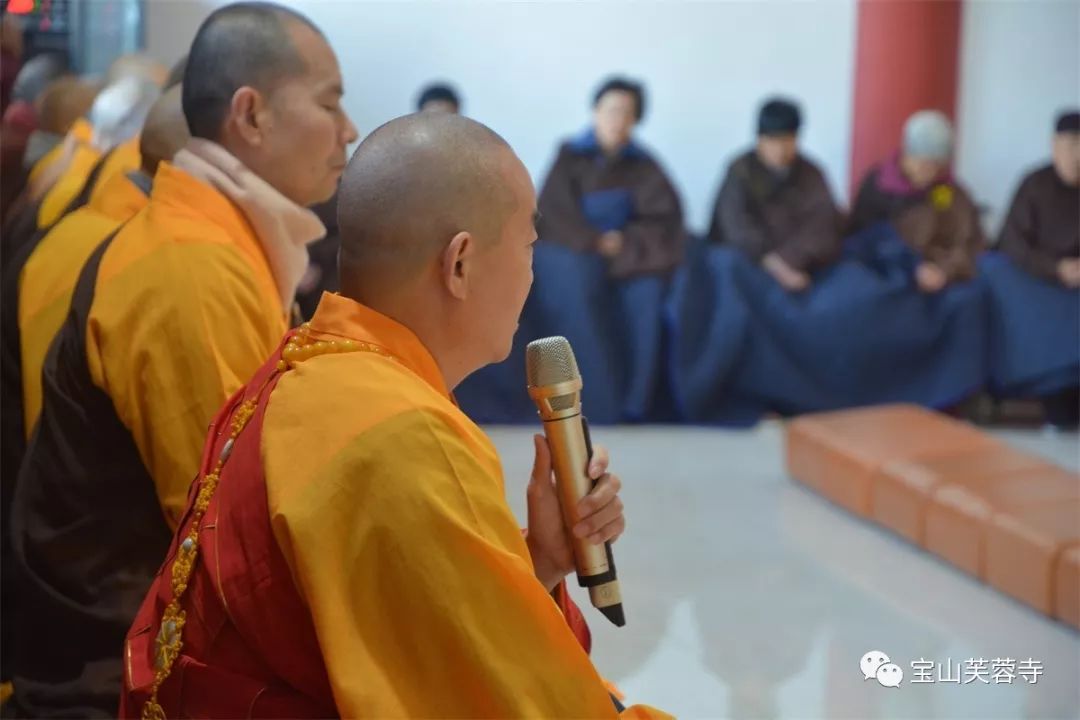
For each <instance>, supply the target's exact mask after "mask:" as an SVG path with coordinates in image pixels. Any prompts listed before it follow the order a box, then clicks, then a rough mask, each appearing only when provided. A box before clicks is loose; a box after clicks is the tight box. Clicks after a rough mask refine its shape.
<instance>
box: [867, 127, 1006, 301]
mask: <svg viewBox="0 0 1080 720" xmlns="http://www.w3.org/2000/svg"><path fill="white" fill-rule="evenodd" d="M952 152H953V129H952V125H951V124H950V123H949V120H948V118H946V117H945V115H943V114H942V113H940V112H937V111H935V110H922V111H920V112H917V113H915V114H914V115H912V116H911V117H910V118H908V121H907V123H905V125H904V132H903V143H902V148H901V150H900V152H899V153H897V154H896V155H894V156H893V157H892V158H890V159H888V160H886V161H885V162H883V163H881V164H880V165H878V166H876V167H874V168H872V169H871V170H870V172H869V173H867V176H866V178H865V179H864V180H863V182H862V185H861V186H860V188H859V194H858V197H857V199H856V201H855V207H854V210H853V211H852V215H851V228H850V229H851V231H852V232H857V231H859V230H862V229H864V228H866V227H869V226H871V225H874V224H876V223H879V222H889V223H892V224H893V226H894V227H895V228H896V231H897V232H898V233H899V235H900V237H901V238H903V240H904V241H905V242H906V243H907V244H908V245H909V246H910V247H911V248H912V249H913V250H914V251H915V252H916V253H917V254H918V256H919V259H920V262H919V263H918V265H917V266H916V269H915V280H916V283H917V284H918V286H919V289H920V290H922V291H923V292H930V293H935V292H938V291H940V290H941V289H942V288H944V287H945V286H946V285H948V284H949V283H951V282H953V281H960V280H968V279H970V278H971V277H973V276H974V274H975V258H976V257H977V256H978V254H979V252H980V251H981V250H982V249H983V247H984V245H985V238H984V235H983V231H982V228H981V226H980V225H979V217H978V211H977V210H976V208H975V203H974V202H973V201H972V199H971V197H970V196H969V195H968V193H967V191H965V190H964V188H962V187H961V186H960V185H959V184H958V183H957V182H956V180H955V179H954V178H953V176H952V174H951V172H950V170H949V161H950V159H951V157H952Z"/></svg>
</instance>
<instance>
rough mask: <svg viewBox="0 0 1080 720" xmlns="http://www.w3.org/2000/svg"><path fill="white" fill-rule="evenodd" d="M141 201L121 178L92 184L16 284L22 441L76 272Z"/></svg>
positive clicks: (139, 194) (41, 244)
mask: <svg viewBox="0 0 1080 720" xmlns="http://www.w3.org/2000/svg"><path fill="white" fill-rule="evenodd" d="M147 201H148V198H147V196H146V193H145V192H143V190H142V189H141V188H139V187H138V186H136V185H135V183H133V182H132V181H131V179H130V178H129V177H128V176H127V174H126V173H120V174H113V175H112V177H109V178H108V179H103V180H101V181H99V182H98V188H97V190H96V191H95V192H94V193H93V195H91V200H90V203H89V204H88V205H86V206H85V207H82V208H79V209H78V210H75V211H73V212H71V213H69V214H68V215H66V216H64V217H63V218H61V220H60V222H58V223H57V224H56V225H55V226H53V228H52V229H51V230H49V232H48V233H47V234H46V235H45V237H44V238H42V240H41V241H40V242H39V243H38V245H37V247H36V248H35V249H34V251H33V253H32V254H31V255H30V257H29V259H28V260H27V261H26V265H25V266H24V267H23V269H22V274H21V276H20V278H19V337H20V341H21V342H20V345H21V352H22V366H21V367H22V381H23V411H24V415H25V422H24V429H25V431H26V435H27V437H29V436H30V433H31V432H32V431H33V428H34V423H35V422H37V417H38V413H39V412H40V411H41V367H42V365H43V364H44V362H45V353H46V352H48V350H49V344H50V343H51V342H52V339H53V337H54V336H55V335H56V333H57V331H58V330H59V329H60V326H61V325H62V324H63V322H64V318H65V317H66V316H67V313H68V309H69V308H70V307H71V293H72V292H73V291H74V290H75V281H76V280H78V278H79V272H80V271H81V270H82V267H83V265H84V264H85V263H86V259H87V258H88V257H90V253H92V252H93V251H94V250H95V249H96V248H97V246H98V245H100V244H101V242H102V241H103V240H105V238H107V237H108V236H109V235H111V234H112V233H113V232H114V231H115V230H116V229H117V228H119V227H120V226H121V225H122V224H123V223H125V222H127V221H128V220H130V219H131V218H132V217H133V216H134V215H135V213H137V212H138V211H139V210H141V209H142V208H143V207H145V206H146V203H147Z"/></svg>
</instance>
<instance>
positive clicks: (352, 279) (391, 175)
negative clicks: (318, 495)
mask: <svg viewBox="0 0 1080 720" xmlns="http://www.w3.org/2000/svg"><path fill="white" fill-rule="evenodd" d="M524 172H525V171H524V167H523V166H522V165H521V162H520V160H518V159H517V156H516V155H514V152H513V150H511V148H510V146H509V145H508V144H507V143H506V141H505V140H503V139H502V138H501V137H500V136H499V135H497V134H496V133H495V132H494V131H492V130H491V129H489V128H487V127H486V126H484V125H481V124H480V123H478V122H476V121H474V120H470V119H468V118H465V117H462V116H460V115H452V114H443V113H417V114H415V115H407V116H405V117H402V118H398V119H396V120H392V121H390V122H389V123H387V124H385V125H383V126H382V127H380V128H378V129H377V130H375V131H374V132H373V133H371V134H370V135H369V136H368V137H367V138H365V139H364V141H363V142H362V143H360V146H359V147H358V148H357V150H356V153H355V154H354V155H353V157H352V160H350V161H349V166H348V167H347V168H346V170H345V174H344V176H343V177H342V180H341V187H340V189H339V191H338V225H339V229H340V234H341V283H342V285H341V286H342V289H343V290H344V291H345V292H346V293H347V294H349V295H350V296H351V297H354V298H357V299H360V300H362V301H364V302H367V301H368V300H367V298H368V297H369V293H370V292H371V291H375V292H377V291H378V288H379V287H385V286H387V285H388V284H389V285H391V286H392V285H394V284H397V283H402V282H408V281H410V280H412V279H413V278H414V277H415V276H416V275H417V274H418V273H419V272H421V271H422V270H423V268H424V267H426V266H427V265H428V264H429V263H430V262H432V260H433V259H434V258H435V257H437V256H438V255H439V253H440V252H441V251H442V250H443V249H444V248H445V247H446V244H447V243H448V242H449V241H450V240H451V239H452V238H453V237H454V236H455V235H456V234H457V233H460V232H469V233H471V234H472V235H473V236H474V238H475V239H476V241H477V242H480V243H483V242H495V241H497V240H498V238H499V232H500V230H501V228H502V226H503V224H504V223H505V221H506V218H507V217H508V216H509V214H510V213H511V212H513V210H514V209H515V204H516V197H515V195H514V193H513V191H512V190H511V188H510V183H509V182H508V180H507V178H508V177H509V176H513V175H514V173H519V174H520V173H524ZM526 177H527V174H526ZM369 304H371V303H369Z"/></svg>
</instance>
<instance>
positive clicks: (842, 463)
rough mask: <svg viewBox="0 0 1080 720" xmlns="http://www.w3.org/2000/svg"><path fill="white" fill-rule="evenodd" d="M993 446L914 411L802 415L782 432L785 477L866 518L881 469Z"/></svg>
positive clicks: (962, 427)
mask: <svg viewBox="0 0 1080 720" xmlns="http://www.w3.org/2000/svg"><path fill="white" fill-rule="evenodd" d="M994 444H995V442H994V441H993V440H992V439H991V438H989V437H988V436H986V435H984V434H982V433H980V432H979V431H978V430H975V429H974V428H972V427H970V426H968V425H966V424H965V423H962V422H959V421H957V420H953V419H952V418H948V417H946V416H944V415H941V414H939V413H935V412H932V411H930V410H924V409H923V408H920V407H917V406H915V405H886V406H882V407H873V408H862V409H858V410H843V411H840V412H831V413H821V414H817V415H806V416H803V417H800V418H798V419H796V420H793V421H792V422H790V423H789V424H788V427H787V466H788V472H789V473H790V474H791V476H792V477H793V478H795V479H796V480H798V481H799V482H801V483H803V484H805V485H807V486H809V487H811V488H812V489H814V490H816V491H817V492H819V493H821V494H822V495H824V496H825V497H827V498H829V499H830V500H832V501H833V502H835V503H836V504H837V505H840V506H841V507H844V508H847V509H848V510H850V511H851V512H854V513H856V514H859V515H863V516H868V515H870V511H871V498H872V488H873V482H874V476H875V475H877V474H878V473H879V472H880V471H881V470H882V468H884V467H885V466H886V465H888V464H890V463H893V462H898V461H904V460H919V459H924V458H933V457H940V456H944V455H959V454H964V453H971V452H974V451H977V450H981V449H983V448H987V447H992V446H993V445H994Z"/></svg>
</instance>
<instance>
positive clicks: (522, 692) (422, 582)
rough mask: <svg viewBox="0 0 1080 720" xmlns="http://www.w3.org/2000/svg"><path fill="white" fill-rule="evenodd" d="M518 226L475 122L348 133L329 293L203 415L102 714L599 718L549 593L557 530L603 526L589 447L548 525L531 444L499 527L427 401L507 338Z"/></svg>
mask: <svg viewBox="0 0 1080 720" xmlns="http://www.w3.org/2000/svg"><path fill="white" fill-rule="evenodd" d="M535 219H536V196H535V192H534V189H533V186H532V182H531V180H530V178H529V174H528V172H527V171H526V169H525V167H524V165H523V164H522V163H521V161H520V160H519V159H518V158H517V156H516V155H515V154H514V152H513V151H512V150H511V148H510V147H509V146H508V145H507V144H506V142H505V141H504V140H503V139H502V138H501V137H499V136H498V135H496V134H495V133H494V132H493V131H491V130H489V129H488V128H486V127H484V126H483V125H481V124H479V123H477V122H475V121H472V120H469V119H466V118H462V117H460V116H456V115H451V114H441V113H419V114H416V115H410V116H407V117H404V118H400V119H397V120H394V121H391V122H390V123H388V124H386V125H384V126H382V127H381V128H379V129H377V130H375V131H374V132H373V133H372V134H371V135H370V136H369V137H367V138H366V139H365V140H364V142H363V143H361V145H360V147H359V149H358V150H357V151H356V154H355V155H354V156H353V158H352V160H351V162H350V164H349V167H348V168H347V169H346V172H345V176H344V178H343V180H342V183H341V188H340V190H339V195H338V222H339V227H340V232H341V243H342V249H341V288H342V290H341V294H340V295H330V294H326V295H323V297H322V300H321V302H320V304H319V307H318V308H317V310H316V312H315V314H314V316H313V318H312V320H311V321H310V323H308V324H305V325H304V326H302V327H300V328H299V329H297V330H295V331H291V332H289V333H287V334H286V336H285V338H284V339H283V340H282V342H281V345H280V346H279V348H278V350H277V351H276V352H274V353H272V354H271V355H270V357H269V358H268V360H267V362H266V364H265V365H264V366H263V367H262V369H261V370H259V371H258V372H257V373H255V375H254V377H253V378H252V379H251V380H250V381H249V382H248V384H247V385H246V386H245V387H244V388H243V389H242V390H240V391H239V392H238V393H237V394H235V395H234V396H233V397H232V399H231V400H230V401H229V403H228V404H227V405H226V407H225V408H224V409H223V410H222V412H221V413H220V414H219V415H218V416H217V419H216V420H215V422H214V423H213V425H212V426H211V429H210V433H209V436H208V440H207V444H206V447H205V449H204V452H203V463H202V467H201V470H200V474H199V476H198V478H197V479H196V481H195V486H194V487H193V488H192V493H191V496H190V498H191V499H190V502H189V505H188V507H187V509H186V511H185V513H184V520H183V522H182V523H181V525H180V527H179V528H178V530H177V534H176V536H175V538H174V540H173V544H172V546H171V548H170V550H169V553H168V556H167V560H166V562H165V564H164V566H163V567H162V572H161V574H160V575H159V576H158V578H157V579H156V581H155V583H154V585H153V587H152V588H151V591H150V593H149V594H148V596H147V598H146V600H145V601H144V603H143V605H142V607H141V609H140V611H139V614H138V617H137V618H136V620H135V623H134V624H133V625H132V627H131V630H130V632H129V633H128V637H127V642H126V645H125V648H124V656H125V658H127V668H128V670H127V677H126V680H125V693H124V700H123V706H122V709H121V714H122V715H123V716H124V717H139V716H140V715H141V716H142V717H206V718H223V717H233V716H236V715H238V714H242V715H245V716H248V717H293V718H300V717H329V716H339V715H340V716H342V717H372V718H386V717H429V718H430V717H441V718H447V717H470V718H476V717H498V718H512V717H526V716H527V717H545V718H560V717H573V718H601V717H616V716H617V714H618V713H619V710H617V708H616V704H615V703H614V702H613V700H612V698H611V697H610V696H609V694H608V691H607V689H606V687H605V684H604V682H603V681H602V680H601V678H600V676H599V675H598V674H597V671H596V670H595V669H594V668H593V665H592V663H591V662H590V660H589V657H588V655H587V654H586V652H585V650H584V648H583V647H582V645H581V644H580V643H579V641H578V639H577V638H576V637H575V635H574V633H573V632H572V631H571V629H570V628H569V627H568V624H567V622H566V619H565V618H564V616H563V613H561V612H560V606H559V603H558V602H557V599H558V588H559V586H560V584H561V583H562V582H563V579H564V577H565V576H566V575H567V574H568V573H569V572H571V571H572V570H573V568H574V561H573V553H572V550H571V543H570V542H569V538H570V537H571V533H573V534H574V535H576V536H577V537H581V538H588V539H589V540H590V541H591V542H594V543H597V544H600V543H603V542H605V541H609V540H614V539H615V538H617V537H618V536H619V535H620V534H621V533H622V531H623V529H624V527H625V520H624V517H623V512H622V503H621V501H620V499H619V497H618V491H619V488H620V483H619V481H618V479H617V478H616V477H615V476H613V475H610V474H608V473H607V472H606V467H607V456H606V454H605V453H604V452H603V451H602V450H598V452H597V454H596V457H595V458H594V460H593V462H592V464H591V466H590V469H589V474H590V476H591V477H592V478H593V479H595V480H596V481H597V482H596V485H595V487H594V489H593V490H592V492H591V493H590V494H589V495H587V496H586V497H585V498H584V499H583V500H582V501H581V504H580V505H579V518H580V520H579V522H578V524H577V525H575V526H574V527H570V528H567V527H565V526H564V524H563V519H562V514H561V512H560V509H559V504H558V499H557V496H556V493H555V489H554V486H553V479H552V471H551V456H550V452H549V449H548V447H547V445H546V443H545V442H544V441H543V439H542V438H541V437H537V438H536V439H535V443H536V445H535V453H536V459H535V465H534V469H533V474H532V479H531V481H530V483H529V490H528V501H529V502H528V507H529V527H528V530H527V532H526V533H525V534H524V535H523V533H522V532H521V531H520V529H519V528H518V525H517V523H516V522H515V519H514V516H513V514H512V513H511V511H510V507H509V506H508V504H507V502H506V498H505V495H504V482H503V475H502V468H501V464H500V461H499V457H498V455H497V454H496V451H495V447H494V445H493V444H492V442H491V440H490V439H489V438H488V437H487V436H486V435H485V434H484V432H483V431H482V430H481V429H480V428H479V427H477V426H476V425H475V424H474V423H473V422H472V421H471V420H470V419H469V418H468V417H467V416H466V415H465V414H464V413H463V412H462V411H461V410H460V409H458V407H457V405H456V404H455V403H454V400H453V396H452V395H451V391H452V390H453V388H454V387H455V386H456V385H457V384H458V383H459V382H461V380H463V379H464V378H465V377H466V376H468V375H469V374H470V373H472V372H474V371H475V370H477V369H479V368H480V367H482V366H484V365H486V364H488V363H492V362H497V361H499V360H501V359H503V358H504V357H506V355H507V354H508V353H509V351H510V347H511V340H512V337H513V335H514V332H515V329H516V327H517V323H518V317H519V314H520V312H521V309H522V306H523V304H524V302H525V297H526V295H527V294H528V292H529V288H530V286H531V284H532V253H533V250H532V248H533V243H534V242H535V241H536V229H535V224H534V223H535ZM553 594H554V595H555V597H553ZM622 713H623V717H659V716H663V714H662V713H658V712H657V711H655V710H651V709H649V708H647V707H644V706H634V707H632V708H630V709H627V710H623V711H622Z"/></svg>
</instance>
